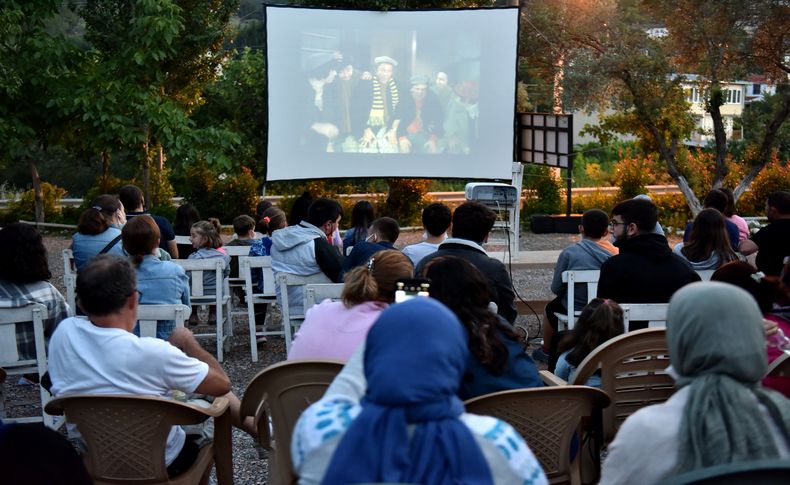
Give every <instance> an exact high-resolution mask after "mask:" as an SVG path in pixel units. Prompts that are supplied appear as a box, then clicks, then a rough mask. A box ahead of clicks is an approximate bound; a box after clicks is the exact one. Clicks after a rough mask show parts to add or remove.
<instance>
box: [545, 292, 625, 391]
mask: <svg viewBox="0 0 790 485" xmlns="http://www.w3.org/2000/svg"><path fill="white" fill-rule="evenodd" d="M624 332H625V326H624V324H623V309H622V308H620V305H618V304H617V303H615V302H614V301H612V300H602V299H600V298H594V299H593V300H592V301H591V302H590V303H588V304H587V306H585V307H584V310H582V314H581V315H580V316H579V320H578V321H577V322H576V325H574V327H573V330H571V331H570V332H568V333H567V334H565V336H564V337H563V339H562V341H560V343H559V346H558V347H559V351H560V352H562V354H560V357H559V359H558V360H557V366H556V369H554V375H556V376H557V377H559V378H560V379H565V380H566V381H570V380H571V379H573V376H574V374H576V368H577V367H579V364H581V363H582V361H584V359H586V358H587V356H588V355H590V353H591V352H592V351H593V350H595V349H596V348H597V347H598V346H599V345H601V344H603V343H604V342H606V341H608V340H610V339H612V338H614V337H617V336H618V335H622V334H623V333H624ZM584 385H585V386H590V387H598V388H600V387H601V376H600V375H599V374H598V373H596V374H595V375H593V376H592V377H590V378H589V379H587V382H585V383H584Z"/></svg>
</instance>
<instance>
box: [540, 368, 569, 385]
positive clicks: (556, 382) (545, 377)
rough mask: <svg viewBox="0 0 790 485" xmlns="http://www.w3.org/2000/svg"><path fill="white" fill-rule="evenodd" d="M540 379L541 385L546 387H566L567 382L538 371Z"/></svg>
mask: <svg viewBox="0 0 790 485" xmlns="http://www.w3.org/2000/svg"><path fill="white" fill-rule="evenodd" d="M540 378H541V379H543V383H544V384H546V385H547V386H567V385H568V381H566V380H564V379H560V378H559V377H557V376H555V375H554V374H553V373H551V372H549V371H547V370H542V371H540Z"/></svg>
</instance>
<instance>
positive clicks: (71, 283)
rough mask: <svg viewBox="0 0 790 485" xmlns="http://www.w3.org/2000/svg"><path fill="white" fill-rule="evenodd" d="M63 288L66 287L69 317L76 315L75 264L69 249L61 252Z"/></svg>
mask: <svg viewBox="0 0 790 485" xmlns="http://www.w3.org/2000/svg"><path fill="white" fill-rule="evenodd" d="M63 286H65V287H66V303H68V304H69V316H70V317H73V316H74V315H76V314H77V291H76V289H77V264H76V263H75V262H74V253H72V252H71V249H64V250H63Z"/></svg>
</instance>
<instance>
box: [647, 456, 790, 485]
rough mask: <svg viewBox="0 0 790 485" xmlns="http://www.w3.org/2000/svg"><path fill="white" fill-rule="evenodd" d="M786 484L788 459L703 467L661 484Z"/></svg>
mask: <svg viewBox="0 0 790 485" xmlns="http://www.w3.org/2000/svg"><path fill="white" fill-rule="evenodd" d="M744 483H759V484H760V485H785V484H787V483H790V462H789V461H788V460H757V461H745V462H739V463H728V464H726V465H718V466H712V467H708V468H701V469H699V470H694V471H690V472H688V473H683V474H680V475H676V476H674V477H670V478H668V479H665V480H662V481H661V482H659V484H660V485H692V484H693V485H741V484H744Z"/></svg>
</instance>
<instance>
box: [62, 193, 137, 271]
mask: <svg viewBox="0 0 790 485" xmlns="http://www.w3.org/2000/svg"><path fill="white" fill-rule="evenodd" d="M124 224H126V214H125V213H124V211H123V206H122V205H121V203H120V201H118V199H117V198H116V197H115V196H114V195H108V194H104V195H100V196H98V197H96V198H95V199H93V201H91V205H90V207H88V208H87V209H85V210H84V211H83V212H82V214H80V219H79V221H77V233H76V234H74V235H73V236H71V251H72V253H73V254H74V264H75V265H76V266H77V269H78V270H79V269H80V268H82V267H83V266H85V264H86V263H87V262H88V261H89V260H90V259H91V258H92V257H94V256H96V255H97V254H105V253H107V254H117V255H119V256H123V255H124V254H123V245H122V244H120V242H121V227H122V226H123V225H124Z"/></svg>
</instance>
